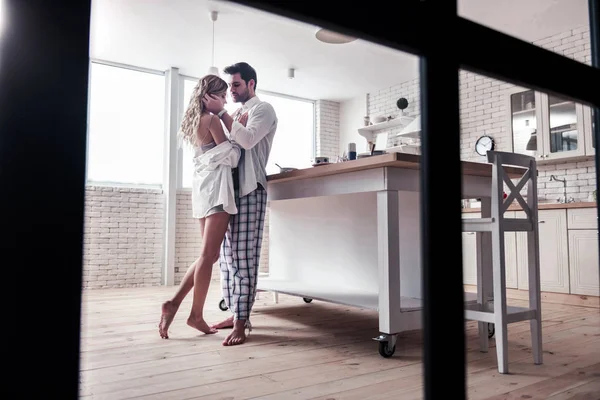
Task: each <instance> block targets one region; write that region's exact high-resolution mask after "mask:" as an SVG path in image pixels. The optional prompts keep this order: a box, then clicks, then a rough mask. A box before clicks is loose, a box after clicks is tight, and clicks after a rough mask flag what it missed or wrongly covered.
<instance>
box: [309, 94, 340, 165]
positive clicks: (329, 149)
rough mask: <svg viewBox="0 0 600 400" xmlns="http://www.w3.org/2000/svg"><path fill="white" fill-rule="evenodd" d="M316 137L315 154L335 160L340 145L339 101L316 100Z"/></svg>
mask: <svg viewBox="0 0 600 400" xmlns="http://www.w3.org/2000/svg"><path fill="white" fill-rule="evenodd" d="M315 114H316V119H317V121H316V125H317V138H316V141H317V142H316V155H317V156H320V157H321V156H322V157H329V160H330V161H331V162H336V161H337V157H338V156H339V155H340V154H339V153H338V151H339V147H340V103H337V102H335V101H330V100H317V104H316V107H315Z"/></svg>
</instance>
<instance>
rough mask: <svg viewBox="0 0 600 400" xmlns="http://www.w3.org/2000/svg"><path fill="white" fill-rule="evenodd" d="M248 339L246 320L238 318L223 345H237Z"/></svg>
mask: <svg viewBox="0 0 600 400" xmlns="http://www.w3.org/2000/svg"><path fill="white" fill-rule="evenodd" d="M245 341H246V321H243V320H239V319H238V320H237V321H235V322H234V323H233V331H231V333H230V334H229V335H228V336H227V337H226V338H225V340H223V346H235V345H238V344H242V343H244V342H245Z"/></svg>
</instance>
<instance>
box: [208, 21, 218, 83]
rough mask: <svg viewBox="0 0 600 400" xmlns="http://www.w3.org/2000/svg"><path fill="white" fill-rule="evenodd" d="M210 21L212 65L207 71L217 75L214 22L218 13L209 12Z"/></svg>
mask: <svg viewBox="0 0 600 400" xmlns="http://www.w3.org/2000/svg"><path fill="white" fill-rule="evenodd" d="M209 15H210V20H211V21H212V23H213V24H212V30H213V31H212V64H211V67H210V68H209V69H208V73H209V74H211V75H217V76H218V75H219V68H217V67H215V21H216V20H217V18H218V17H219V12H218V11H211V12H210V14H209Z"/></svg>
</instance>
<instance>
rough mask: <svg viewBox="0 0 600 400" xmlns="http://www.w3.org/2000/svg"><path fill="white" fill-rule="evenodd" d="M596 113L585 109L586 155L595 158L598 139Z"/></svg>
mask: <svg viewBox="0 0 600 400" xmlns="http://www.w3.org/2000/svg"><path fill="white" fill-rule="evenodd" d="M593 116H594V112H593V111H592V109H591V108H590V107H588V106H584V107H583V121H584V126H585V135H586V136H585V153H586V155H589V156H593V155H594V154H596V138H595V137H594V118H593Z"/></svg>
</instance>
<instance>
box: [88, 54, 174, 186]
mask: <svg viewBox="0 0 600 400" xmlns="http://www.w3.org/2000/svg"><path fill="white" fill-rule="evenodd" d="M88 125H89V126H88V160H87V179H88V181H92V182H106V183H108V182H110V183H120V184H135V185H137V184H141V185H161V184H162V180H163V148H164V141H165V133H164V132H165V77H164V75H159V74H153V73H148V72H140V71H135V70H132V69H126V68H121V67H114V66H110V65H105V64H100V63H96V62H93V63H92V64H91V65H90V103H89V120H88Z"/></svg>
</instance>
